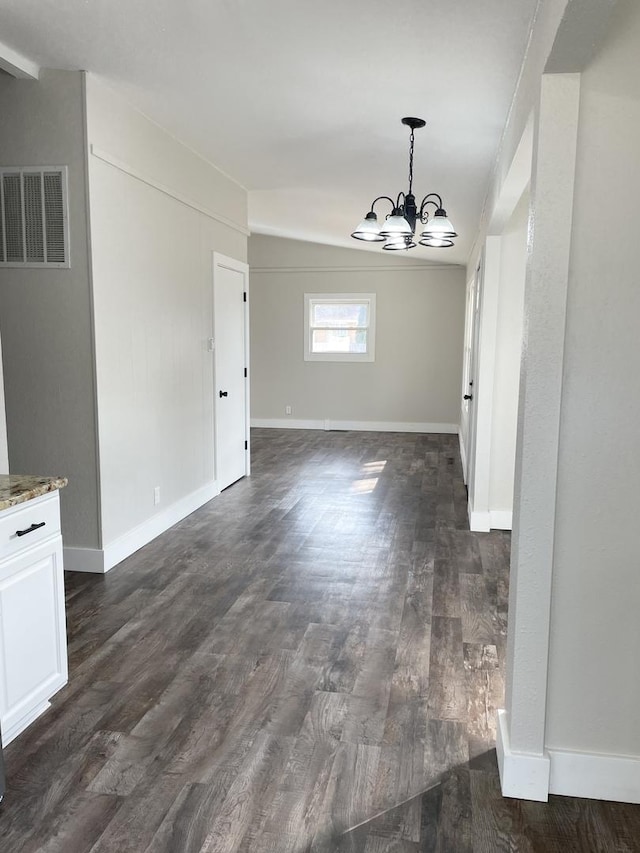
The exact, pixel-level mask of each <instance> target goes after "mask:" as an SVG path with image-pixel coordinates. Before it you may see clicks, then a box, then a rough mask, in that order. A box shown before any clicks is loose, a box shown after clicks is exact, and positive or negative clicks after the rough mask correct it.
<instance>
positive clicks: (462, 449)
mask: <svg viewBox="0 0 640 853" xmlns="http://www.w3.org/2000/svg"><path fill="white" fill-rule="evenodd" d="M458 444H459V445H460V461H461V462H462V478H463V481H464V484H465V485H466V484H467V451H466V450H465V447H464V438H463V437H462V426H460V428H459V429H458Z"/></svg>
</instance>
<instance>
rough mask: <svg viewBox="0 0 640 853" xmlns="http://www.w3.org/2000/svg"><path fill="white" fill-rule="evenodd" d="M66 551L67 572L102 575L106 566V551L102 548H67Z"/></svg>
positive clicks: (65, 568) (65, 565)
mask: <svg viewBox="0 0 640 853" xmlns="http://www.w3.org/2000/svg"><path fill="white" fill-rule="evenodd" d="M63 552H64V570H65V572H89V573H90V574H94V575H102V574H104V572H105V568H104V551H102V550H101V549H100V548H67V547H65V548H64V549H63Z"/></svg>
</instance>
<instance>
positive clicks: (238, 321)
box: [213, 252, 249, 490]
mask: <svg viewBox="0 0 640 853" xmlns="http://www.w3.org/2000/svg"><path fill="white" fill-rule="evenodd" d="M248 298H249V267H248V266H247V265H246V264H243V263H242V262H241V261H236V260H233V259H232V258H227V257H225V256H224V255H220V254H218V253H217V252H215V253H214V256H213V329H214V353H215V358H214V365H215V369H214V383H215V384H214V393H215V466H216V481H217V484H218V488H219V489H221V490H222V489H226V487H227V486H230V485H231V484H232V483H235V482H236V480H239V479H240V478H241V477H244V476H245V475H247V474H249V390H248V388H249V382H248V379H247V373H248V366H249V322H248V319H249V309H248V306H249V302H248Z"/></svg>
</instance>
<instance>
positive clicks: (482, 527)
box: [469, 509, 513, 533]
mask: <svg viewBox="0 0 640 853" xmlns="http://www.w3.org/2000/svg"><path fill="white" fill-rule="evenodd" d="M512 518H513V513H512V512H510V511H509V510H506V509H492V510H489V512H476V511H475V510H472V509H469V527H470V528H471V530H473V531H475V532H476V533H488V532H489V531H490V530H511V529H512Z"/></svg>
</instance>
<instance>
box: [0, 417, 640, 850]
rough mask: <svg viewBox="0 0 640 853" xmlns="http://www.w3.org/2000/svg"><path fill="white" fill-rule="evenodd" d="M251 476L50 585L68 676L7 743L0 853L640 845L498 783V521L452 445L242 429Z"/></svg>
mask: <svg viewBox="0 0 640 853" xmlns="http://www.w3.org/2000/svg"><path fill="white" fill-rule="evenodd" d="M253 448H254V468H253V471H254V473H253V476H252V477H251V478H250V479H248V480H244V481H241V482H239V483H237V484H236V485H235V486H233V487H231V488H230V489H228V490H227V491H226V492H224V493H223V494H222V495H221V496H220V497H219V498H217V499H216V500H214V501H212V502H211V503H210V504H208V505H207V506H205V507H203V508H202V509H201V510H199V511H198V512H196V513H194V514H193V515H191V516H190V517H189V518H188V519H186V520H185V521H184V522H182V523H181V524H179V525H177V526H176V527H175V528H173V529H172V530H171V531H169V532H168V533H166V534H164V535H163V536H161V537H159V538H158V539H157V540H155V541H154V542H152V543H151V544H150V545H148V546H147V547H146V548H144V549H142V550H141V551H139V552H138V553H137V554H135V555H133V556H132V557H131V558H129V559H128V560H126V561H125V562H124V563H123V564H122V565H121V566H119V567H118V568H116V569H114V570H113V571H112V572H111V573H109V574H108V575H107V576H105V577H99V576H90V575H69V576H68V577H67V599H68V621H69V653H70V683H69V685H68V687H67V688H65V690H64V691H62V692H61V693H60V694H59V695H58V697H56V699H55V700H54V704H53V707H52V708H51V709H50V710H49V711H48V712H47V714H46V715H44V716H43V717H42V718H41V719H40V720H39V721H38V722H36V723H35V724H34V725H33V726H32V727H31V728H30V729H29V730H28V731H27V732H25V733H24V734H23V735H22V736H21V737H20V738H18V739H17V740H16V741H15V742H14V743H13V744H11V745H10V746H9V747H8V749H7V751H6V759H7V773H8V793H7V795H6V797H5V801H4V803H3V804H2V806H1V807H0V850H1V851H2V853H35V851H43V853H88V851H91V853H128V851H131V853H205V852H206V853H223V851H224V853H235V851H238V853H312V851H313V853H382V851H395V853H418V851H423V853H426V851H438V853H472V851H473V853H495V851H526V853H533V852H535V853H538V851H540V853H554V851H562V853H568V851H607V853H608V851H640V809H638V808H636V807H631V806H624V805H617V804H602V803H596V802H591V801H586V800H572V799H568V798H559V797H555V798H552V800H551V802H550V803H549V804H539V803H519V802H516V801H511V800H505V799H503V798H502V797H501V796H500V790H499V782H498V775H497V768H496V762H495V751H494V749H493V746H494V735H495V730H494V718H495V708H496V706H500V704H501V702H502V694H503V668H504V653H505V636H506V602H507V584H508V552H509V536H508V534H504V533H500V532H494V533H491V534H472V533H470V532H469V530H468V528H467V522H466V506H465V489H464V485H463V483H462V479H461V471H460V463H459V455H458V449H457V439H456V438H455V437H454V436H438V435H405V434H381V433H322V432H295V431H286V432H285V431H267V430H264V431H261V430H257V431H255V432H254V436H253Z"/></svg>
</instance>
